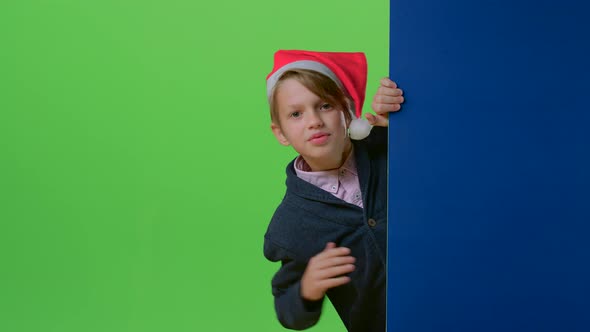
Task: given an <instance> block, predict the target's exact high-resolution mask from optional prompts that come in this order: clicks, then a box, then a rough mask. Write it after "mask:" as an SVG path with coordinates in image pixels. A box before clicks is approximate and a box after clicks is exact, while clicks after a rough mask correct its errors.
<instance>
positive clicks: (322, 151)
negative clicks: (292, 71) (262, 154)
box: [271, 79, 351, 171]
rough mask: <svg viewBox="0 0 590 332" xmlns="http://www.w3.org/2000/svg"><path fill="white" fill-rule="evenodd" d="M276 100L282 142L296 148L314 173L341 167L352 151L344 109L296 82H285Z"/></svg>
mask: <svg viewBox="0 0 590 332" xmlns="http://www.w3.org/2000/svg"><path fill="white" fill-rule="evenodd" d="M275 98H276V102H277V110H278V118H279V121H280V125H279V124H275V123H273V124H272V125H271V128H272V131H273V133H274V134H275V136H276V138H277V139H278V140H279V142H280V143H281V144H283V145H286V146H288V145H292V146H293V148H294V149H295V151H297V152H298V153H299V154H300V155H301V156H302V157H303V158H304V159H305V161H306V162H307V164H308V165H309V166H310V167H311V169H312V170H313V171H320V170H327V169H334V168H338V167H340V166H341V165H342V163H343V162H344V161H345V158H346V157H347V156H348V153H349V152H350V148H351V142H350V138H348V135H347V134H346V128H347V123H346V119H345V117H344V113H343V110H341V109H339V108H337V107H336V106H334V105H331V104H329V103H328V102H326V101H324V100H322V99H320V97H318V96H317V95H315V94H314V93H313V92H311V91H309V90H308V89H307V88H306V87H305V86H303V85H302V84H301V83H299V81H297V80H295V79H286V80H285V81H283V82H282V83H281V85H280V86H279V87H278V90H277V92H276V96H275Z"/></svg>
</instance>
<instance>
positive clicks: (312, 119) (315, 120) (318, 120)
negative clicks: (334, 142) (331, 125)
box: [307, 111, 324, 128]
mask: <svg viewBox="0 0 590 332" xmlns="http://www.w3.org/2000/svg"><path fill="white" fill-rule="evenodd" d="M307 120H308V125H309V127H311V128H315V127H318V126H321V125H323V124H324V121H323V120H322V117H321V116H320V114H319V113H318V112H316V111H313V112H309V117H308V119H307Z"/></svg>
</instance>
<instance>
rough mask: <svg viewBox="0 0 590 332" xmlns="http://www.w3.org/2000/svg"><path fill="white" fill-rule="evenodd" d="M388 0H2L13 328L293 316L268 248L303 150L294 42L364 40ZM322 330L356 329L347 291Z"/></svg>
mask: <svg viewBox="0 0 590 332" xmlns="http://www.w3.org/2000/svg"><path fill="white" fill-rule="evenodd" d="M388 9H389V3H388V1H386V0H375V1H374V0H369V1H364V2H362V4H361V2H360V1H348V2H347V1H340V0H338V1H337V0H329V1H311V0H302V1H297V2H283V1H254V2H248V1H245V2H238V1H236V2H227V1H207V2H205V1H201V0H195V1H187V0H167V1H164V0H153V1H149V0H147V1H138V0H133V1H132V0H122V1H121V0H120V1H115V0H103V1H81V0H79V1H74V0H71V1H66V0H54V1H41V0H39V1H32V0H21V1H2V2H1V4H0V41H1V44H0V331H7V332H17V331H39V332H50V331H56V332H57V331H59V332H69V331H72V332H73V331H76V332H79V331H105V332H117V331H146V332H147V331H174V332H176V331H208V332H213V331H257V332H258V331H283V330H284V329H283V328H282V327H281V326H280V324H279V323H278V321H277V320H276V318H275V314H274V309H273V299H272V295H271V292H270V279H271V277H272V275H273V274H274V272H275V271H276V270H277V269H278V267H279V264H278V263H270V262H268V261H266V260H265V258H264V256H263V254H262V240H263V235H264V232H265V230H266V226H267V223H268V221H269V219H270V217H271V215H272V213H273V211H274V208H275V207H276V206H277V204H278V203H279V202H280V200H281V198H282V195H283V192H284V168H285V165H286V163H287V162H288V161H289V160H291V159H292V158H293V157H294V156H295V153H294V152H293V151H292V150H291V149H290V148H285V147H282V146H281V145H279V144H278V143H277V142H276V141H275V139H274V137H273V136H272V133H271V131H270V129H269V114H268V107H267V104H266V99H265V77H266V75H267V74H268V72H270V70H271V69H272V56H273V53H274V51H276V50H277V49H281V48H282V49H310V50H319V51H364V52H365V53H366V54H367V58H368V61H369V84H368V91H369V93H368V96H367V100H368V101H367V102H366V103H365V109H369V106H370V100H371V98H372V96H373V93H374V92H375V91H376V89H377V86H378V80H379V78H380V77H382V76H386V75H387V73H388V65H387V62H388V29H389V21H388V19H389V12H388ZM324 308H325V313H324V315H323V316H322V319H321V320H320V322H319V323H318V325H317V326H316V327H314V328H312V329H311V331H318V332H319V331H341V330H344V328H343V325H342V323H341V321H340V320H339V318H338V317H337V315H336V313H335V311H334V310H333V309H332V307H331V305H330V304H329V303H328V302H326V304H325V306H324Z"/></svg>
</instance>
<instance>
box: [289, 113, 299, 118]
mask: <svg viewBox="0 0 590 332" xmlns="http://www.w3.org/2000/svg"><path fill="white" fill-rule="evenodd" d="M300 116H301V112H293V113H291V114H289V117H292V118H298V117H300Z"/></svg>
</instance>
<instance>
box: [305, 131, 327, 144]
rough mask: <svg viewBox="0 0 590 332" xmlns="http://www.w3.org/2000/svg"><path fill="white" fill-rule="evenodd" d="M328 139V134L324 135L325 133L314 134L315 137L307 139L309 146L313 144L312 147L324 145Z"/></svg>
mask: <svg viewBox="0 0 590 332" xmlns="http://www.w3.org/2000/svg"><path fill="white" fill-rule="evenodd" d="M329 137H330V134H326V133H320V134H315V135H313V136H311V138H310V139H309V142H311V144H314V145H321V144H324V143H326V141H327V140H328V138H329Z"/></svg>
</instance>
